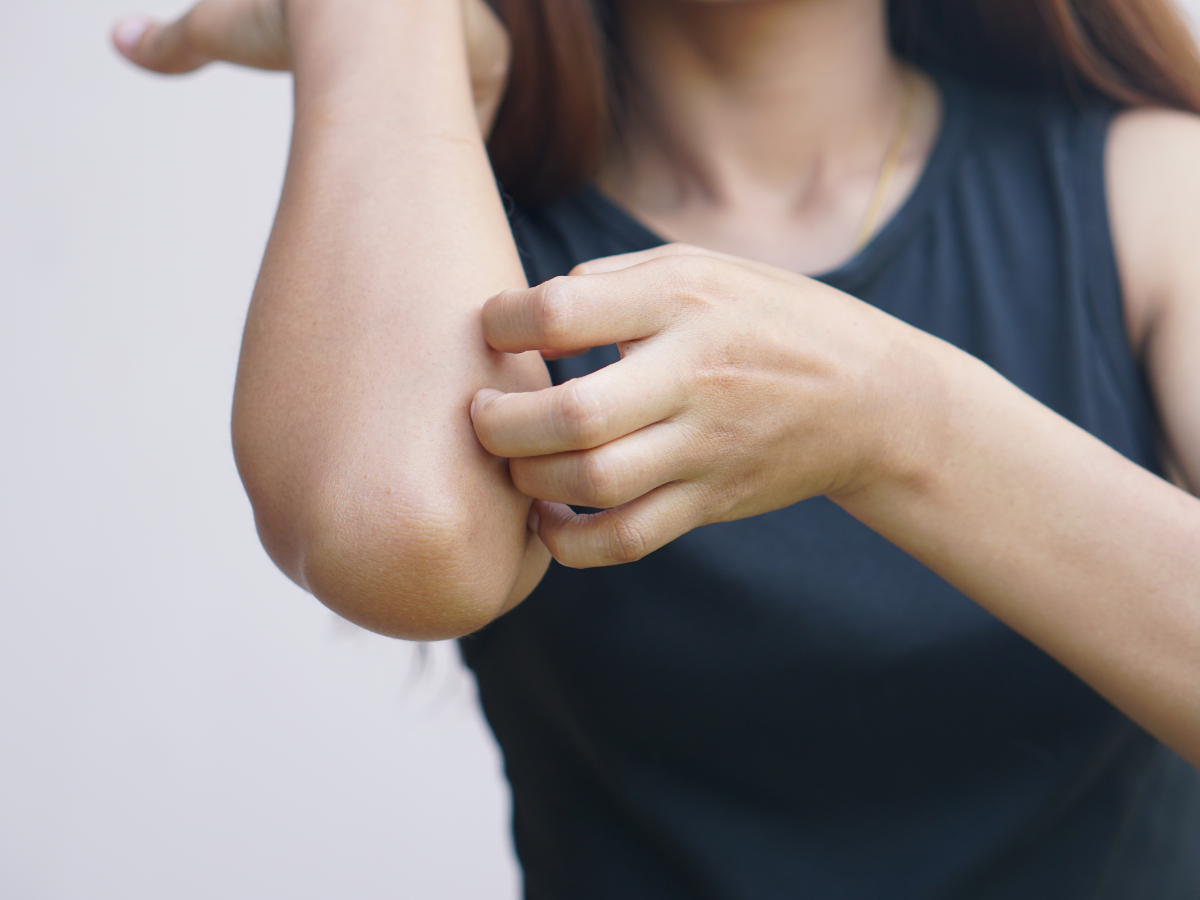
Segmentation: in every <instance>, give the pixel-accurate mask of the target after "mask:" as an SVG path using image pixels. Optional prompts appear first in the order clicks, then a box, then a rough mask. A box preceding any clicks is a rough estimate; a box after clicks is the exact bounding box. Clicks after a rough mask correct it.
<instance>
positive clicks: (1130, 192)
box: [1105, 108, 1200, 356]
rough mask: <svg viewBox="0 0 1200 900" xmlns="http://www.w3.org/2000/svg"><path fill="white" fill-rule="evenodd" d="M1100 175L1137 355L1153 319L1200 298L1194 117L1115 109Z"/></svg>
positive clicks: (1199, 157)
mask: <svg viewBox="0 0 1200 900" xmlns="http://www.w3.org/2000/svg"><path fill="white" fill-rule="evenodd" d="M1105 181H1106V185H1107V191H1108V206H1109V218H1110V221H1111V227H1112V233H1113V247H1114V250H1115V251H1116V255H1117V265H1118V268H1119V269H1120V273H1121V285H1122V289H1123V293H1124V295H1125V305H1126V321H1127V324H1128V328H1129V335H1130V340H1131V342H1132V343H1133V349H1134V352H1135V353H1137V354H1138V355H1139V356H1141V355H1142V351H1143V350H1144V347H1145V345H1146V343H1147V341H1148V340H1149V338H1150V334H1151V330H1152V329H1153V327H1154V323H1155V322H1157V321H1161V320H1162V319H1163V318H1164V317H1165V316H1169V315H1170V314H1171V312H1172V310H1173V308H1174V307H1176V306H1178V305H1179V304H1191V305H1195V304H1196V303H1198V302H1200V253H1198V252H1197V248H1198V247H1200V116H1197V115H1194V114H1192V113H1185V112H1178V111H1175V110H1168V109H1158V108H1140V109H1127V110H1123V111H1121V112H1118V113H1117V114H1116V116H1114V118H1113V120H1112V125H1111V126H1110V128H1109V134H1108V145H1107V152H1106V159H1105Z"/></svg>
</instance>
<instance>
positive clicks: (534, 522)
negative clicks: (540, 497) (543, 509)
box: [529, 503, 542, 534]
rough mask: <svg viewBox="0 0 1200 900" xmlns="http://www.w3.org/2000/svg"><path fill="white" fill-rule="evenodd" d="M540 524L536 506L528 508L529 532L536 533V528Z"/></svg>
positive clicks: (540, 518)
mask: <svg viewBox="0 0 1200 900" xmlns="http://www.w3.org/2000/svg"><path fill="white" fill-rule="evenodd" d="M541 524H542V517H541V516H539V515H538V511H537V504H536V503H534V504H533V506H531V507H529V530H530V531H532V532H533V533H534V534H537V533H538V526H539V525H541Z"/></svg>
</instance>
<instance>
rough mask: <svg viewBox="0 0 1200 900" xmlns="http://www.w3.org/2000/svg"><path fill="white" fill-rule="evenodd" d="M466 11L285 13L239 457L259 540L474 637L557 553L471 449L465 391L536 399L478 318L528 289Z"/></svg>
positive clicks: (386, 614)
mask: <svg viewBox="0 0 1200 900" xmlns="http://www.w3.org/2000/svg"><path fill="white" fill-rule="evenodd" d="M460 16H461V9H460V5H459V3H457V2H454V0H423V2H421V0H396V2H392V3H370V2H361V0H345V2H339V3H337V4H323V3H318V2H310V0H295V2H292V3H291V5H290V6H289V9H288V30H289V36H290V40H291V54H292V63H293V67H294V70H295V85H296V112H295V128H294V134H293V141H292V149H291V157H290V160H289V163H288V170H287V177H286V180H285V184H284V188H283V195H282V198H281V201H280V206H279V211H278V215H277V218H276V221H275V226H274V229H273V231H272V234H271V239H270V242H269V244H268V247H267V251H266V255H265V258H264V261H263V266H262V271H261V274H260V277H259V281H258V284H257V286H256V288H255V292H254V297H253V300H252V302H251V306H250V313H249V317H248V320H247V323H246V332H245V337H244V341H243V345H242V354H241V359H240V362H239V366H238V377H237V387H236V392H235V399H234V411H233V436H234V450H235V455H236V458H237V463H238V468H239V471H240V472H241V475H242V479H243V482H244V483H245V486H246V490H247V492H248V494H249V496H250V499H251V502H252V504H253V506H254V512H255V518H256V521H257V524H258V529H259V533H260V535H261V537H262V540H263V544H264V546H265V547H266V549H267V551H268V553H269V554H270V555H271V557H272V559H274V560H275V562H276V563H277V564H278V565H279V566H280V568H281V569H283V571H284V572H286V573H287V574H288V575H289V576H290V577H291V578H292V579H293V580H295V581H296V582H297V583H299V584H300V585H302V586H303V587H305V588H307V589H308V590H310V591H311V592H312V593H313V594H315V595H316V596H317V597H318V598H319V599H320V600H322V601H323V602H324V603H325V604H326V605H328V606H330V607H331V608H332V609H334V610H335V611H337V612H339V613H341V614H342V615H344V616H346V617H347V618H349V619H351V620H352V621H355V622H357V623H359V624H360V625H363V626H365V627H367V628H370V629H372V630H375V631H379V632H382V633H385V634H390V635H394V636H398V637H405V638H413V639H437V638H446V637H453V636H458V635H462V634H466V633H469V632H471V631H473V630H475V629H477V628H479V627H481V626H482V625H484V624H486V623H487V622H488V621H491V619H493V618H495V617H496V616H497V615H499V614H500V613H501V612H503V611H504V610H506V609H508V608H509V607H510V606H512V605H514V604H515V603H516V602H519V601H520V599H522V598H523V597H524V596H525V594H527V593H528V592H529V590H531V589H532V587H533V586H534V585H535V584H536V582H537V580H538V579H540V577H541V575H542V573H543V572H544V570H545V567H546V565H547V562H548V559H549V557H548V554H547V552H546V551H545V549H544V548H543V547H542V545H541V544H540V542H539V541H538V540H537V539H536V537H533V536H532V535H531V533H530V532H529V531H528V530H527V529H526V524H525V523H526V517H527V515H528V508H529V502H530V501H529V500H528V499H527V498H525V497H523V496H521V495H520V494H519V493H518V492H517V491H516V490H515V488H513V486H512V483H511V481H510V479H509V477H508V472H507V465H506V463H505V462H504V461H503V460H498V459H496V458H494V457H491V456H489V455H488V454H487V453H485V452H484V451H483V450H482V448H481V447H480V446H479V444H478V441H477V440H476V438H475V435H474V432H473V431H472V428H471V421H470V417H469V405H470V402H471V397H472V395H473V394H474V393H475V392H476V391H477V390H478V389H480V388H482V387H485V386H497V385H500V386H504V388H505V389H506V390H516V391H520V390H531V389H538V388H541V387H545V386H546V385H547V384H548V383H549V378H548V375H547V373H546V370H545V366H544V365H543V364H542V362H541V360H540V359H539V358H538V357H537V355H536V354H523V355H520V356H505V355H503V354H499V353H496V352H494V351H492V350H490V349H489V348H488V347H487V345H486V343H485V342H484V339H483V336H482V330H481V325H480V315H479V311H480V309H481V307H482V305H483V303H484V301H485V300H486V299H487V298H488V297H489V296H491V295H492V294H494V293H496V292H497V291H499V290H501V289H504V288H508V287H513V286H520V285H523V284H524V276H523V273H522V270H521V265H520V261H519V259H518V257H517V253H516V250H515V247H514V245H513V240H512V236H511V233H510V231H509V228H508V224H507V221H506V218H505V215H504V210H503V207H502V205H501V201H500V198H499V196H498V193H497V190H496V186H495V182H494V180H493V177H492V173H491V169H490V166H489V164H488V160H487V156H486V152H485V149H484V143H483V138H482V135H481V133H480V129H479V125H478V124H477V121H476V114H475V107H474V103H473V99H472V93H471V85H470V79H469V76H468V71H467V62H466V57H465V51H464V48H463V39H462V24H461V20H460Z"/></svg>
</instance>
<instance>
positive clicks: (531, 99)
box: [488, 0, 1200, 205]
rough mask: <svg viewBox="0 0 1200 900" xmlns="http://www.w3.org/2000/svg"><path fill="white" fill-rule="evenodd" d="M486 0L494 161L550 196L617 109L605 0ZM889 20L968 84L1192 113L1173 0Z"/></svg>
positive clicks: (569, 180)
mask: <svg viewBox="0 0 1200 900" xmlns="http://www.w3.org/2000/svg"><path fill="white" fill-rule="evenodd" d="M489 2H490V3H491V4H492V6H493V8H494V9H495V10H496V12H497V14H498V15H499V16H500V19H501V20H502V21H503V22H504V24H505V26H506V27H507V28H508V30H509V34H510V36H511V39H512V49H513V56H512V69H511V72H510V75H509V83H508V90H507V93H506V94H505V98H504V101H503V103H502V105H501V107H500V111H499V114H498V115H497V118H496V124H495V127H494V128H493V130H492V135H491V138H490V140H489V142H488V151H489V153H490V155H491V159H492V166H493V168H494V169H495V171H496V175H497V178H498V179H499V180H500V182H501V183H502V184H503V185H504V186H505V189H506V190H507V191H508V192H509V193H510V194H511V195H512V196H513V197H514V198H515V199H516V200H518V201H519V202H521V203H524V204H529V205H536V204H539V203H545V202H548V201H551V200H553V199H555V198H557V197H561V196H563V195H565V194H566V193H569V192H570V191H572V190H573V189H575V188H577V187H579V186H580V185H581V184H582V183H583V182H584V181H586V180H587V179H588V178H590V177H592V176H593V175H594V174H595V172H596V170H597V168H598V166H599V164H600V161H601V157H602V155H603V153H604V151H605V147H606V145H607V141H608V140H609V138H610V136H611V135H612V133H613V128H614V127H615V126H616V124H617V123H618V122H619V121H620V119H621V116H622V113H623V111H624V106H623V100H622V97H623V95H624V94H625V91H624V90H623V85H622V84H621V72H622V71H623V67H622V64H621V49H620V45H619V41H618V39H617V34H616V29H615V27H614V23H613V13H612V8H611V0H489ZM888 24H889V28H890V34H891V41H892V47H893V49H894V50H895V51H896V53H898V54H899V55H900V56H901V57H903V58H905V59H907V60H909V61H910V62H911V63H913V64H914V65H916V66H919V67H923V68H932V69H936V70H940V71H946V72H950V73H953V74H955V75H957V76H959V77H961V78H964V79H966V80H968V81H973V82H975V83H980V84H987V85H993V86H1002V87H1010V88H1020V89H1033V90H1053V91H1061V92H1066V93H1070V94H1074V95H1076V96H1080V95H1082V94H1084V93H1086V92H1088V91H1098V92H1100V93H1101V94H1105V95H1107V96H1108V97H1111V98H1112V99H1113V100H1115V101H1117V102H1118V103H1121V104H1123V105H1126V106H1147V105H1157V106H1165V107H1170V108H1174V109H1180V110H1188V111H1191V112H1200V55H1198V54H1197V49H1196V44H1195V42H1194V41H1193V40H1192V37H1191V34H1190V32H1189V30H1188V28H1187V25H1186V24H1185V23H1184V21H1183V18H1182V16H1181V15H1180V12H1179V10H1178V8H1177V7H1176V6H1175V4H1174V2H1173V0H888Z"/></svg>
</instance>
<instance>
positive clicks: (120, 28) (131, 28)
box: [113, 16, 150, 53]
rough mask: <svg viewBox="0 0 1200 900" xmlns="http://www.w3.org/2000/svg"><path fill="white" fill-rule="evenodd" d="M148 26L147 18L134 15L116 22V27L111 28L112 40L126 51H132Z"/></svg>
mask: <svg viewBox="0 0 1200 900" xmlns="http://www.w3.org/2000/svg"><path fill="white" fill-rule="evenodd" d="M149 27H150V20H149V19H147V18H144V17H142V16H134V17H133V18H130V19H126V20H125V21H123V22H120V23H118V25H117V27H116V28H114V29H113V40H115V41H116V42H117V46H118V47H120V48H121V49H122V50H124V51H125V52H126V53H132V52H133V51H134V50H135V49H137V45H138V42H139V41H140V40H141V39H142V35H144V34H145V33H146V29H147V28H149Z"/></svg>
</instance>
